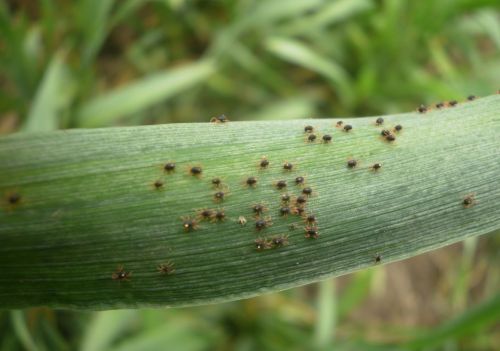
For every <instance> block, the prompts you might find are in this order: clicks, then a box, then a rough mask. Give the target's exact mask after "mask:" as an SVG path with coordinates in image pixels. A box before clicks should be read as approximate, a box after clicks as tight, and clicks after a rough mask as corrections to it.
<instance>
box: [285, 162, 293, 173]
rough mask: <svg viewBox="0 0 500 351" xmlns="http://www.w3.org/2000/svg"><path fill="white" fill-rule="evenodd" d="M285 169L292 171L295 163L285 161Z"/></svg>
mask: <svg viewBox="0 0 500 351" xmlns="http://www.w3.org/2000/svg"><path fill="white" fill-rule="evenodd" d="M283 169H284V170H285V171H291V170H292V169H293V164H292V163H290V162H288V161H286V162H285V163H283Z"/></svg>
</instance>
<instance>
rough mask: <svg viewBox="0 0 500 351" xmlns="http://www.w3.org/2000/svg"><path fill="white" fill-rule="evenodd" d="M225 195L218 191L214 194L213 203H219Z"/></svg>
mask: <svg viewBox="0 0 500 351" xmlns="http://www.w3.org/2000/svg"><path fill="white" fill-rule="evenodd" d="M226 194H227V193H225V192H224V191H218V192H216V193H215V194H214V201H215V202H221V201H224V198H225V197H226Z"/></svg>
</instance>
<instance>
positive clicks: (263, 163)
mask: <svg viewBox="0 0 500 351" xmlns="http://www.w3.org/2000/svg"><path fill="white" fill-rule="evenodd" d="M268 166H269V160H268V159H267V158H266V157H265V156H263V157H262V158H261V160H260V163H259V167H260V168H267V167H268Z"/></svg>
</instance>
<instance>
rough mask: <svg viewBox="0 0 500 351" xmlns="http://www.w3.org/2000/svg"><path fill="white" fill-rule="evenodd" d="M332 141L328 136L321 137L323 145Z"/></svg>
mask: <svg viewBox="0 0 500 351" xmlns="http://www.w3.org/2000/svg"><path fill="white" fill-rule="evenodd" d="M331 141H332V136H331V135H330V134H325V135H323V142H324V143H325V144H327V143H330V142H331Z"/></svg>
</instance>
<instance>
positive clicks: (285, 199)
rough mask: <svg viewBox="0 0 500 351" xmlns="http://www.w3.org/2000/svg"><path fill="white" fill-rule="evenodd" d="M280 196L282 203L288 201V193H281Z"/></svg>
mask: <svg viewBox="0 0 500 351" xmlns="http://www.w3.org/2000/svg"><path fill="white" fill-rule="evenodd" d="M280 198H281V202H283V203H288V202H290V195H288V194H283V195H281V197H280Z"/></svg>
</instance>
